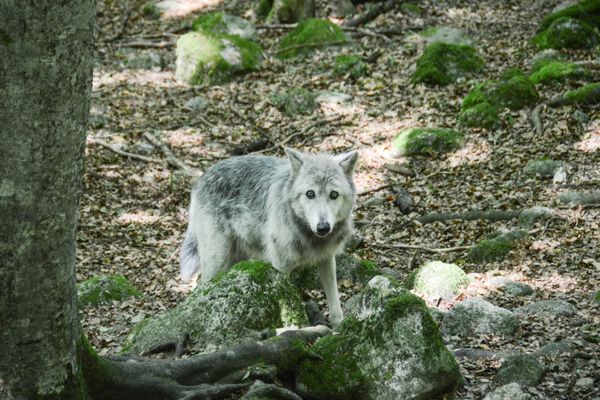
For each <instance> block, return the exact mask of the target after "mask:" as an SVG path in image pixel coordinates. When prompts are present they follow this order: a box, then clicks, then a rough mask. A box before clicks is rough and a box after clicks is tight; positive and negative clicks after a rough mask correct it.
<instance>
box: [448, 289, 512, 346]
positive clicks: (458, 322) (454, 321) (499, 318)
mask: <svg viewBox="0 0 600 400" xmlns="http://www.w3.org/2000/svg"><path fill="white" fill-rule="evenodd" d="M520 326H521V324H520V322H519V319H518V318H517V316H516V315H515V314H514V313H512V312H511V311H509V310H506V309H504V308H501V307H497V306H495V305H493V304H492V303H490V302H488V301H486V300H484V299H482V298H479V297H474V298H470V299H467V300H464V301H462V302H460V303H458V304H456V305H455V306H454V308H453V309H451V310H450V311H449V312H448V313H447V314H446V316H445V317H444V321H443V322H442V332H443V333H444V334H445V335H447V336H455V335H457V336H463V337H474V336H475V337H476V336H479V335H499V336H505V337H507V336H512V335H514V334H515V333H516V332H517V331H518V330H519V328H520Z"/></svg>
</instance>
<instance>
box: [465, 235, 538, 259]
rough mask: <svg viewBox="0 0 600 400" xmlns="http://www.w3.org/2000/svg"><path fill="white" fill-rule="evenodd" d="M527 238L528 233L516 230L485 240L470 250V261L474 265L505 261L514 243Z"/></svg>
mask: <svg viewBox="0 0 600 400" xmlns="http://www.w3.org/2000/svg"><path fill="white" fill-rule="evenodd" d="M525 236H527V232H526V231H523V230H516V231H511V232H507V233H503V234H500V235H498V236H495V237H492V238H490V239H484V240H482V241H480V242H478V243H477V245H475V247H473V248H471V249H470V250H469V254H468V256H467V258H468V260H469V261H470V262H473V263H487V262H492V261H499V260H502V259H504V258H505V257H506V256H507V255H508V253H509V252H510V251H511V250H512V248H513V246H514V242H515V241H516V240H518V239H522V238H523V237H525Z"/></svg>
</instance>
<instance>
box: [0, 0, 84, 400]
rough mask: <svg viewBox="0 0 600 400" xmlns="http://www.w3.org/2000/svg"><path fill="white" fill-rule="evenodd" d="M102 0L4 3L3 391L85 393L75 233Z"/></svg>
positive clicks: (0, 91)
mask: <svg viewBox="0 0 600 400" xmlns="http://www.w3.org/2000/svg"><path fill="white" fill-rule="evenodd" d="M94 16H95V1H94V0H64V1H55V0H42V1H40V0H22V1H15V0H6V1H2V2H0V325H1V328H0V398H2V399H5V398H8V399H80V398H85V397H86V394H85V387H84V384H83V379H82V375H81V368H80V355H79V354H78V353H79V350H78V349H80V348H81V346H80V343H81V328H80V324H79V319H78V315H77V303H76V301H77V300H76V289H75V230H76V223H77V209H78V198H79V193H80V187H81V176H82V169H83V156H84V146H85V133H86V124H87V117H88V109H89V100H90V88H91V76H92V75H91V67H92V60H93V58H92V57H93V48H92V43H93V27H94V24H93V21H94Z"/></svg>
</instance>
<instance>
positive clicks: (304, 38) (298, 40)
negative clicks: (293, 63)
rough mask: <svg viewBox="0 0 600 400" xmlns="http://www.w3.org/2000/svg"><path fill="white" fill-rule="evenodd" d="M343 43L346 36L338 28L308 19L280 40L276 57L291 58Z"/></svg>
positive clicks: (326, 22) (318, 20)
mask: <svg viewBox="0 0 600 400" xmlns="http://www.w3.org/2000/svg"><path fill="white" fill-rule="evenodd" d="M344 42H346V35H345V34H344V31H343V30H342V29H341V28H340V27H339V26H337V25H336V24H334V23H332V22H330V21H327V20H323V19H318V18H309V19H307V20H305V21H303V22H301V23H299V24H298V26H297V27H296V28H295V29H294V30H292V31H291V32H290V33H288V34H287V35H286V36H284V37H283V39H281V41H280V42H279V51H278V55H279V57H281V58H291V57H296V56H297V55H299V54H304V53H307V52H310V51H312V50H314V49H317V48H323V47H325V46H328V45H332V44H342V43H344Z"/></svg>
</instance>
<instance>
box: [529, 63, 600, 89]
mask: <svg viewBox="0 0 600 400" xmlns="http://www.w3.org/2000/svg"><path fill="white" fill-rule="evenodd" d="M587 75H589V71H588V70H587V69H586V68H584V67H581V66H578V65H575V64H573V63H569V62H563V61H550V62H545V63H542V64H541V67H540V68H539V70H537V71H535V72H534V73H533V74H531V77H530V79H531V82H533V83H534V84H536V85H537V84H540V83H549V82H562V81H564V80H566V79H569V78H581V77H584V76H587Z"/></svg>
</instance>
